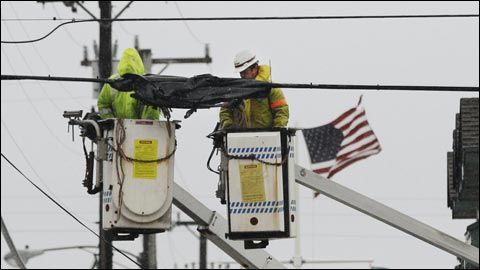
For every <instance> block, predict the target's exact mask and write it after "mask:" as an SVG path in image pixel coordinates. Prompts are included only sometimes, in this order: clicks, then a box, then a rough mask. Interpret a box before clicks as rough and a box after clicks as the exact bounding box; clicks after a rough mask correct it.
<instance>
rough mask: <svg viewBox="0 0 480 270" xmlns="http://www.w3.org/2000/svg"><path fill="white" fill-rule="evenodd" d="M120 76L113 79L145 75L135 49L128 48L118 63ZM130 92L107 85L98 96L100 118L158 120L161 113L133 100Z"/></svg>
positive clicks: (112, 77)
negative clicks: (130, 75) (126, 75)
mask: <svg viewBox="0 0 480 270" xmlns="http://www.w3.org/2000/svg"><path fill="white" fill-rule="evenodd" d="M117 71H118V74H115V75H113V76H111V77H110V78H111V79H114V78H118V77H121V76H123V75H125V74H127V73H129V74H138V75H144V74H145V69H144V66H143V62H142V58H141V57H140V55H139V54H138V52H137V50H135V49H134V48H127V49H125V51H124V52H123V55H122V58H121V59H120V62H119V63H118V68H117ZM132 93H133V91H130V92H120V91H118V90H116V89H115V88H112V87H111V86H110V85H109V84H105V85H103V87H102V90H101V91H100V95H99V96H98V101H97V106H98V110H99V112H100V117H102V118H103V119H105V118H122V119H152V120H158V118H159V116H160V112H159V110H158V109H155V108H153V107H151V106H147V105H145V104H143V103H142V102H140V101H138V100H136V99H134V98H132V97H131V96H130V95H131V94H132Z"/></svg>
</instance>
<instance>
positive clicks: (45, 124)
mask: <svg viewBox="0 0 480 270" xmlns="http://www.w3.org/2000/svg"><path fill="white" fill-rule="evenodd" d="M2 52H4V49H3V47H2ZM4 54H5V56H6V58H7V64H8V65H9V66H10V68H11V69H12V70H13V72H15V69H14V68H13V65H12V63H11V62H10V58H9V57H8V54H7V53H6V52H4ZM19 86H20V89H22V92H23V94H24V95H25V97H26V98H27V100H28V102H29V103H30V105H31V107H32V109H33V110H34V111H35V113H36V115H37V116H38V118H40V120H41V122H42V124H43V125H44V126H45V127H46V128H47V130H48V131H49V132H50V134H51V135H52V137H53V138H55V139H56V140H57V141H58V142H59V143H60V144H61V145H62V146H64V147H65V149H67V150H69V151H70V152H71V153H73V154H74V155H75V156H78V154H79V153H78V152H77V151H75V150H73V149H72V148H70V147H69V146H67V145H66V144H65V143H64V142H63V141H62V140H60V138H58V136H57V135H56V134H55V132H53V130H52V129H51V128H50V126H49V125H48V124H47V121H46V120H45V119H44V118H43V117H42V115H41V114H40V111H39V110H38V109H37V107H36V106H35V104H34V103H33V102H32V101H31V100H30V96H29V95H28V94H27V90H25V88H24V87H23V85H22V84H21V83H19Z"/></svg>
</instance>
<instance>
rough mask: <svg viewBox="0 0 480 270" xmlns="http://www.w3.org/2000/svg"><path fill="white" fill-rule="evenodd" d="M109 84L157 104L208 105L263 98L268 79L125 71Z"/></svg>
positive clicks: (207, 106) (183, 106) (266, 92)
mask: <svg viewBox="0 0 480 270" xmlns="http://www.w3.org/2000/svg"><path fill="white" fill-rule="evenodd" d="M110 85H111V86H112V87H113V88H115V89H117V90H119V91H132V90H133V91H134V94H133V95H132V96H133V97H134V98H136V99H138V100H140V101H142V102H143V103H145V104H147V105H151V106H155V107H160V108H184V109H197V108H210V107H214V106H216V105H218V104H220V103H222V102H229V101H234V100H241V99H246V98H265V97H267V95H268V94H269V93H270V89H271V88H270V83H268V82H261V81H256V80H246V79H235V78H219V77H215V76H213V75H210V74H203V75H198V76H194V77H191V78H185V77H176V76H163V75H153V74H148V75H144V76H140V75H135V74H125V75H124V76H123V77H122V78H120V79H116V80H114V81H113V82H112V83H110Z"/></svg>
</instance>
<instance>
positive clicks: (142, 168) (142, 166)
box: [133, 139, 158, 179]
mask: <svg viewBox="0 0 480 270" xmlns="http://www.w3.org/2000/svg"><path fill="white" fill-rule="evenodd" d="M134 158H135V159H138V160H156V159H158V140H153V139H152V140H150V139H142V140H135V146H134ZM157 166H158V164H157V162H133V178H141V179H156V178H157Z"/></svg>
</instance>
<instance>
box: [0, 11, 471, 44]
mask: <svg viewBox="0 0 480 270" xmlns="http://www.w3.org/2000/svg"><path fill="white" fill-rule="evenodd" d="M471 17H479V15H478V14H437V15H434V14H429V15H367V16H276V17H203V18H202V17H190V18H183V17H180V18H174V17H171V18H121V19H118V18H117V19H75V18H73V19H70V21H67V22H64V23H61V24H59V25H57V26H56V27H55V28H54V29H53V30H51V31H50V32H49V33H48V34H46V35H44V36H43V37H40V38H37V39H32V40H21V41H12V40H2V41H1V43H6V44H15V43H17V44H19V43H31V42H37V41H40V40H42V39H45V38H46V37H48V36H50V35H51V34H52V33H53V32H55V31H56V30H57V29H58V28H60V27H62V26H64V25H67V24H72V23H85V22H110V23H111V22H127V21H128V22H133V21H135V22H139V21H164V22H173V21H291V20H353V19H421V18H423V19H426V18H471ZM12 20H14V19H2V21H12ZM17 20H18V19H17ZM25 20H45V19H25ZM52 20H59V19H56V18H55V17H54V18H53V19H52ZM62 20H65V19H62Z"/></svg>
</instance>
